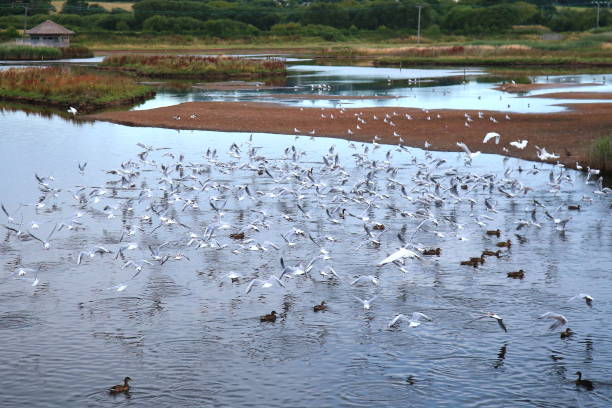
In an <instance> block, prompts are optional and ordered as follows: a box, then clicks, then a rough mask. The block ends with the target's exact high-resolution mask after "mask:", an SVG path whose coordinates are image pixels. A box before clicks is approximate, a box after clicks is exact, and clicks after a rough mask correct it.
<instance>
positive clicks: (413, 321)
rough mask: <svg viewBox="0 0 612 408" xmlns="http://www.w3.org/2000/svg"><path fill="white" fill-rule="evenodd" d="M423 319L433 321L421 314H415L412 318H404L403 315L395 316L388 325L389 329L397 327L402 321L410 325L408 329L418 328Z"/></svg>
mask: <svg viewBox="0 0 612 408" xmlns="http://www.w3.org/2000/svg"><path fill="white" fill-rule="evenodd" d="M421 319H425V320H427V321H428V322H430V321H431V318H430V317H428V316H427V315H425V314H424V313H421V312H414V313H412V316H411V317H410V318H408V317H406V316H404V315H403V314H401V313H400V314H398V315H397V316H395V317H394V318H393V319H392V320H391V321H390V322H389V324H388V327H389V328H391V327H396V326H399V324H400V322H401V321H402V320H406V321H407V322H408V323H409V324H408V327H417V326H420V325H421Z"/></svg>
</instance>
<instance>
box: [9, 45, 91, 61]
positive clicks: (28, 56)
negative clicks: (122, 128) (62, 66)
mask: <svg viewBox="0 0 612 408" xmlns="http://www.w3.org/2000/svg"><path fill="white" fill-rule="evenodd" d="M89 57H93V53H92V52H91V50H90V49H89V48H87V47H77V46H72V47H65V48H55V47H32V46H29V45H4V46H0V59H3V60H20V61H38V60H54V59H61V58H89Z"/></svg>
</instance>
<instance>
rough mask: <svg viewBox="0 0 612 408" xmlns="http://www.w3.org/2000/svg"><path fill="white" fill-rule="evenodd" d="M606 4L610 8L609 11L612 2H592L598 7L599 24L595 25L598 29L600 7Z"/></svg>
mask: <svg viewBox="0 0 612 408" xmlns="http://www.w3.org/2000/svg"><path fill="white" fill-rule="evenodd" d="M604 3H605V5H606V6H608V9H609V8H610V2H609V1H593V2H591V4H595V5H596V6H597V23H596V25H595V27H596V28H599V12H600V6H602V5H603V4H604Z"/></svg>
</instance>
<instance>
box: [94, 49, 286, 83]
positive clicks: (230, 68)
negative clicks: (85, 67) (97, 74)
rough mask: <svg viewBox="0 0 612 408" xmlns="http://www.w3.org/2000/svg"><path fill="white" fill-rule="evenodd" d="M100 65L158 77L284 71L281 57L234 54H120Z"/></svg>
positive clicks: (213, 76) (239, 75)
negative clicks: (264, 58) (205, 55)
mask: <svg viewBox="0 0 612 408" xmlns="http://www.w3.org/2000/svg"><path fill="white" fill-rule="evenodd" d="M100 67H103V68H104V67H106V68H110V69H116V70H119V71H126V72H132V73H135V74H136V75H139V76H147V77H156V78H200V79H216V78H221V79H227V78H245V77H246V78H251V77H265V76H274V75H283V74H285V71H286V67H285V64H284V63H283V62H282V61H279V60H253V59H246V58H233V57H196V56H186V55H164V56H145V55H117V56H109V57H106V58H104V61H102V63H101V64H100Z"/></svg>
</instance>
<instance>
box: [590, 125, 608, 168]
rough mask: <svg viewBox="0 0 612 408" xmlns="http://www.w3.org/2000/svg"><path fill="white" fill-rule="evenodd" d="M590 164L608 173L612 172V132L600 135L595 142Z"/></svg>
mask: <svg viewBox="0 0 612 408" xmlns="http://www.w3.org/2000/svg"><path fill="white" fill-rule="evenodd" d="M589 165H590V166H591V167H593V168H595V169H601V170H602V171H604V172H606V173H611V172H612V134H611V135H608V136H603V137H600V138H598V139H596V140H595V141H594V142H593V147H592V148H591V154H590V156H589Z"/></svg>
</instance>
